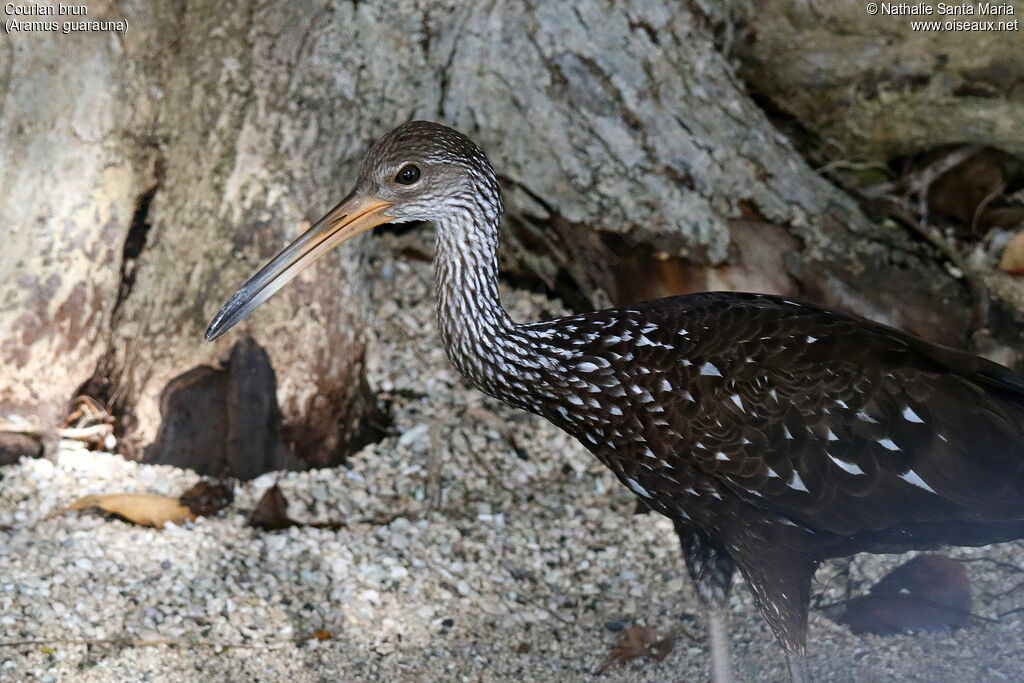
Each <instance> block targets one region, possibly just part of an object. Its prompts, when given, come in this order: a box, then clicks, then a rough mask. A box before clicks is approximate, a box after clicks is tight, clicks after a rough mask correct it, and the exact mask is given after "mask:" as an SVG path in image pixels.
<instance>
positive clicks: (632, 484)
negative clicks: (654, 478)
mask: <svg viewBox="0 0 1024 683" xmlns="http://www.w3.org/2000/svg"><path fill="white" fill-rule="evenodd" d="M626 483H627V484H629V488H631V489H633V490H634V491H636V492H637V493H638V494H639V495H641V496H643V497H644V498H650V497H651V494H650V493H648V492H647V489H645V488H644V487H643V486H641V485H640V484H638V483H637V482H636V481H635V480H634V479H630V478H629V477H626Z"/></svg>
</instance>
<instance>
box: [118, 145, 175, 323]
mask: <svg viewBox="0 0 1024 683" xmlns="http://www.w3.org/2000/svg"><path fill="white" fill-rule="evenodd" d="M163 176H164V162H163V159H162V158H160V157H158V158H157V161H156V163H155V164H154V181H153V184H152V185H151V186H150V187H149V188H148V189H147V190H146V191H145V192H143V193H142V194H140V195H139V196H138V198H137V199H136V200H135V211H134V212H133V213H132V220H131V223H130V224H129V226H128V234H127V235H126V236H125V238H124V246H123V247H122V249H121V281H120V283H119V284H118V288H117V300H116V301H115V302H114V308H113V310H112V311H111V318H113V319H115V320H116V318H117V312H118V310H119V309H120V308H121V304H122V303H124V301H125V300H126V299H127V298H128V296H129V295H130V294H131V292H132V287H134V286H135V278H136V277H137V275H138V262H139V257H140V256H141V255H142V252H143V251H144V250H145V248H146V241H147V240H148V239H149V230H150V228H151V227H152V223H151V221H150V217H149V209H150V207H151V206H152V204H153V198H154V197H155V196H156V193H157V190H159V189H160V185H161V184H162V183H163Z"/></svg>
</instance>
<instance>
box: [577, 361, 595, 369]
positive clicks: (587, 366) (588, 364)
mask: <svg viewBox="0 0 1024 683" xmlns="http://www.w3.org/2000/svg"><path fill="white" fill-rule="evenodd" d="M576 369H577V370H579V371H580V372H593V371H594V370H597V366H596V365H594V364H593V363H591V362H589V361H584V362H582V363H580V364H579V365H577V366H576Z"/></svg>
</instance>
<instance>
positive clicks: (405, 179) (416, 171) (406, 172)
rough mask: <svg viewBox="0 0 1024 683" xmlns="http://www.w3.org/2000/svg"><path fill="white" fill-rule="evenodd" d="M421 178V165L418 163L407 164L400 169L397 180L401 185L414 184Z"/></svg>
mask: <svg viewBox="0 0 1024 683" xmlns="http://www.w3.org/2000/svg"><path fill="white" fill-rule="evenodd" d="M419 179H420V167H419V166H417V165H416V164H406V165H405V166H403V167H402V168H401V170H399V171H398V175H396V176H395V182H396V183H399V184H401V185H412V184H413V183H415V182H416V181H417V180H419Z"/></svg>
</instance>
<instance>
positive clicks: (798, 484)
mask: <svg viewBox="0 0 1024 683" xmlns="http://www.w3.org/2000/svg"><path fill="white" fill-rule="evenodd" d="M788 486H789V488H791V489H795V490H797V491H803V492H804V493H810V492H809V491H808V490H807V487H806V486H804V480H803V479H801V478H800V473H799V472H797V471H796V470H793V479H792V480H791V481H790V482H789V484H788Z"/></svg>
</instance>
